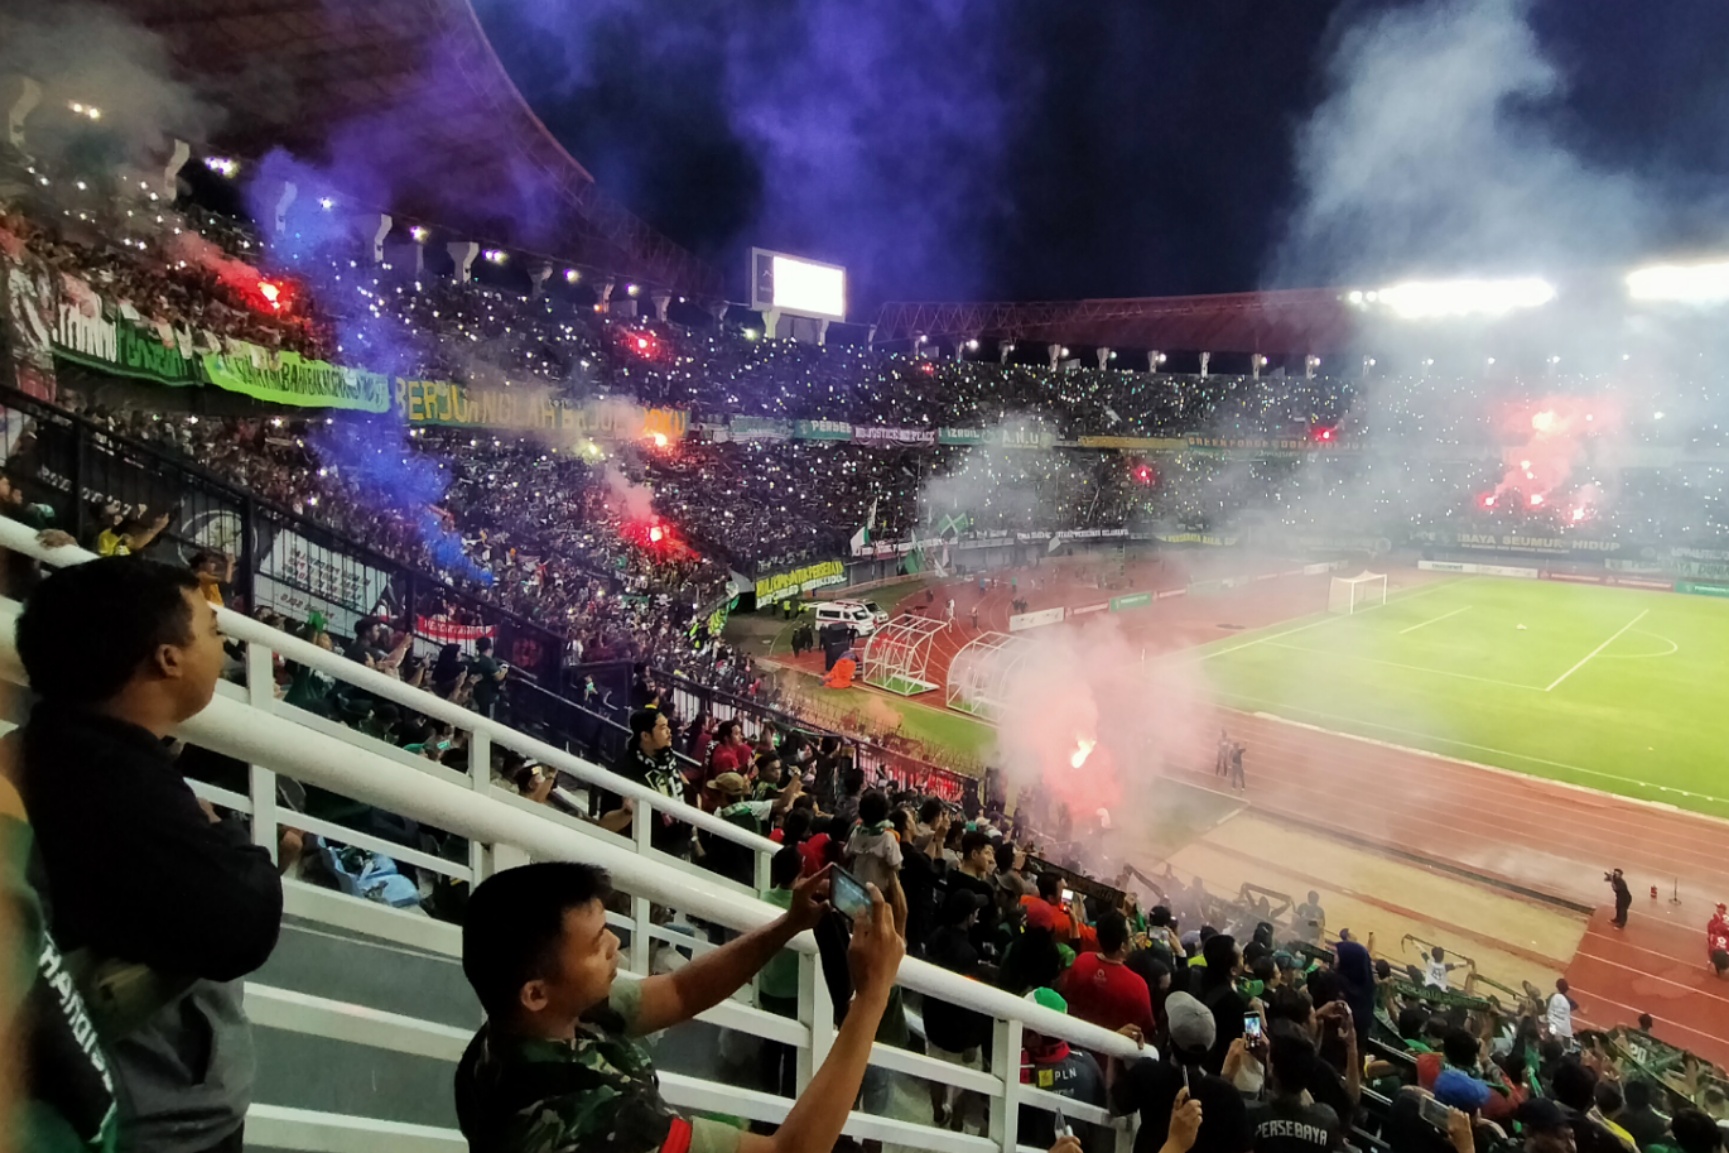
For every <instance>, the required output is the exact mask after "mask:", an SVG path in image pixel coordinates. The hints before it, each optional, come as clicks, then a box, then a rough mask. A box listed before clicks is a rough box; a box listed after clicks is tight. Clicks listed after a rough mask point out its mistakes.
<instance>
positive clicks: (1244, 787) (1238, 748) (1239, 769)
mask: <svg viewBox="0 0 1729 1153" xmlns="http://www.w3.org/2000/svg"><path fill="white" fill-rule="evenodd" d="M1247 747H1248V746H1247V745H1245V744H1243V742H1242V741H1235V742H1233V743H1232V744H1231V788H1233V789H1236V790H1238V791H1240V792H1244V793H1246V792H1248V791H1249V782H1248V781H1246V780H1245V779H1244V778H1243V750H1244V749H1246V748H1247Z"/></svg>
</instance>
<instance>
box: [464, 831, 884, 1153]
mask: <svg viewBox="0 0 1729 1153" xmlns="http://www.w3.org/2000/svg"><path fill="white" fill-rule="evenodd" d="M828 890H829V878H828V877H827V876H826V875H822V876H818V877H806V878H801V879H799V880H798V881H796V882H795V883H794V885H793V892H792V899H791V901H790V903H789V907H788V909H787V911H786V913H785V914H784V915H783V916H781V917H780V918H779V919H778V920H776V921H773V922H771V923H770V924H767V925H763V926H761V927H760V928H757V929H753V930H751V931H750V932H748V933H745V934H744V935H743V936H741V937H738V938H737V939H736V940H733V941H730V942H728V943H727V944H725V945H722V946H720V947H719V948H717V949H713V950H711V951H709V952H707V953H703V954H701V955H699V956H698V957H697V958H696V959H695V960H694V961H692V962H690V963H689V964H687V965H685V966H684V967H683V968H681V969H679V970H677V971H676V972H673V973H667V974H661V975H657V976H652V977H644V978H642V979H640V980H629V981H619V980H618V979H617V978H618V965H619V956H618V938H617V937H615V936H614V935H613V933H612V930H610V929H609V928H607V924H606V908H605V904H604V902H605V900H606V898H607V897H608V896H609V895H610V894H611V882H610V880H609V879H608V877H607V875H606V873H605V872H604V871H603V870H601V869H597V868H595V867H593V866H591V865H582V864H576V863H572V862H568V861H542V862H536V863H534V864H531V865H523V866H521V867H519V868H515V869H506V870H504V871H503V872H500V873H495V874H494V875H493V876H491V877H489V878H487V879H486V880H485V881H483V882H482V883H481V884H480V885H479V886H478V887H477V888H476V889H475V890H474V895H473V896H472V897H470V898H469V902H468V909H467V917H466V921H465V923H464V925H463V932H462V970H463V975H464V976H466V977H467V978H468V981H469V984H470V985H472V986H473V988H474V991H475V994H476V995H477V996H478V997H479V999H480V1002H481V1005H482V1006H483V1007H484V1008H485V1009H486V1016H487V1021H486V1024H485V1025H483V1026H482V1027H481V1029H480V1031H479V1032H478V1033H476V1034H475V1036H474V1040H473V1041H472V1042H470V1044H469V1046H468V1050H467V1051H466V1052H465V1053H464V1054H463V1056H462V1060H461V1062H460V1063H459V1064H458V1066H457V1072H456V1116H457V1124H458V1125H459V1126H460V1128H461V1129H462V1132H463V1135H464V1136H465V1137H466V1138H467V1139H468V1141H469V1144H470V1146H471V1147H472V1148H476V1149H485V1150H488V1151H489V1153H534V1151H538V1150H542V1149H551V1148H557V1149H586V1148H602V1147H604V1148H606V1149H607V1150H609V1151H611V1153H655V1151H660V1150H688V1151H690V1153H805V1151H807V1150H812V1149H829V1148H832V1147H833V1146H834V1143H835V1141H836V1140H837V1139H838V1138H839V1137H840V1133H841V1127H842V1126H843V1125H844V1124H845V1123H846V1118H847V1114H848V1112H849V1111H850V1110H851V1108H852V1105H853V1102H854V1101H855V1100H856V1099H857V1097H858V1092H859V1086H860V1084H861V1083H862V1081H863V1080H864V1073H865V1067H866V1063H867V1061H868V1058H869V1055H870V1048H871V1043H872V1041H873V1039H874V1036H875V1033H876V1029H877V1023H878V1022H879V1021H880V1020H881V1018H882V1015H883V1010H884V1008H885V1007H886V1006H887V1005H888V1002H889V994H890V991H891V990H892V989H893V987H894V981H895V975H896V973H897V972H898V971H899V968H900V961H901V957H902V956H903V955H904V954H905V942H904V941H903V940H902V939H901V936H900V934H899V933H898V932H896V931H895V926H894V917H893V914H892V913H891V912H890V910H889V907H888V905H887V904H886V903H885V902H884V901H883V898H882V894H881V893H879V892H877V891H875V890H874V889H870V890H867V894H866V895H867V896H868V898H869V909H868V911H866V912H862V913H861V914H860V915H859V916H857V917H856V918H855V919H854V921H853V929H852V942H851V944H850V946H849V948H848V951H847V961H848V967H849V969H850V970H851V976H852V986H853V1001H852V1005H851V1008H850V1009H849V1011H848V1012H847V1014H846V1018H845V1020H844V1021H843V1023H842V1024H841V1027H840V1030H839V1032H838V1033H837V1034H836V1035H835V1039H834V1044H833V1046H832V1048H830V1050H829V1053H828V1057H827V1058H826V1059H825V1060H824V1061H823V1064H822V1067H821V1068H820V1069H818V1070H817V1073H816V1076H815V1077H813V1078H812V1080H811V1083H810V1085H809V1086H808V1087H807V1088H806V1091H805V1093H804V1094H803V1095H802V1096H801V1097H799V1099H798V1100H797V1101H795V1102H794V1103H793V1105H792V1108H791V1110H790V1111H789V1112H788V1113H787V1116H786V1120H785V1121H783V1122H782V1123H781V1125H780V1128H779V1129H778V1130H777V1131H776V1132H775V1134H774V1135H773V1136H763V1135H760V1134H754V1133H744V1132H741V1131H740V1130H738V1129H735V1128H733V1127H732V1126H730V1125H726V1124H723V1123H721V1122H717V1121H710V1120H707V1119H703V1118H689V1117H685V1116H683V1115H682V1114H680V1113H679V1112H678V1111H677V1110H675V1109H674V1108H673V1107H672V1106H671V1105H669V1104H668V1103H667V1101H666V1100H665V1098H663V1097H662V1096H661V1094H660V1085H659V1081H658V1079H657V1078H656V1076H655V1071H654V1062H653V1060H652V1059H651V1057H650V1055H649V1052H648V1050H647V1049H645V1048H644V1047H643V1046H642V1045H641V1044H640V1043H639V1041H638V1040H637V1038H640V1037H644V1036H647V1035H649V1034H651V1033H657V1032H659V1031H660V1030H662V1029H667V1028H671V1027H672V1026H674V1025H678V1024H682V1023H683V1022H685V1021H688V1020H690V1019H692V1018H693V1017H695V1016H697V1015H698V1014H699V1013H703V1012H705V1011H707V1010H708V1009H710V1008H712V1007H713V1006H715V1005H718V1004H720V1002H722V1001H724V1000H725V999H726V998H728V997H730V996H731V995H732V994H733V993H734V992H735V991H737V989H738V988H739V986H741V985H743V984H744V983H745V982H746V981H748V980H750V979H751V978H752V977H753V976H755V975H756V973H757V971H758V970H760V969H761V968H762V967H763V966H764V965H765V964H767V963H768V962H769V961H770V960H771V959H772V958H773V957H774V956H775V955H776V954H777V953H778V952H779V951H780V950H781V949H782V948H784V947H785V946H786V945H787V944H788V943H789V942H790V941H791V940H792V939H793V938H794V937H796V936H797V935H798V934H799V933H801V932H804V931H805V930H807V929H811V928H813V927H815V925H816V924H817V922H818V921H819V920H820V919H821V918H822V916H823V915H824V912H825V911H826V908H827V898H828Z"/></svg>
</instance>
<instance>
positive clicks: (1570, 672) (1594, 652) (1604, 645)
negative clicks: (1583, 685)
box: [1543, 609, 1651, 693]
mask: <svg viewBox="0 0 1729 1153" xmlns="http://www.w3.org/2000/svg"><path fill="white" fill-rule="evenodd" d="M1650 612H1651V610H1650V609H1642V610H1640V612H1639V615H1638V616H1636V617H1634V618H1633V619H1632V620H1630V621H1628V622H1627V623H1626V624H1624V625H1622V626H1621V627H1620V628H1618V629H1616V630H1615V635H1614V636H1611V637H1610V638H1609V639H1608V640H1606V641H1604V642H1603V643H1602V644H1600V645H1598V646H1597V647H1596V648H1594V649H1592V650H1591V651H1590V652H1588V653H1586V654H1585V655H1584V656H1583V657H1581V658H1580V659H1579V663H1578V664H1576V665H1574V666H1573V667H1572V668H1570V669H1568V670H1567V671H1566V672H1564V673H1562V674H1561V675H1560V676H1558V677H1556V678H1555V679H1554V680H1553V681H1550V682H1549V687H1548V688H1546V689H1544V690H1543V691H1544V692H1546V693H1548V692H1553V691H1554V690H1555V687H1556V686H1557V685H1559V684H1560V683H1561V682H1562V681H1564V680H1566V679H1567V678H1568V677H1570V676H1572V675H1573V674H1574V673H1576V672H1578V671H1579V670H1580V669H1582V668H1584V667H1585V664H1586V662H1588V661H1589V660H1590V659H1591V658H1592V657H1594V656H1596V655H1597V654H1598V653H1600V652H1602V651H1603V650H1604V649H1606V648H1608V647H1609V646H1610V645H1612V644H1614V643H1615V640H1616V638H1618V637H1619V636H1620V635H1621V634H1622V633H1624V632H1626V631H1627V630H1628V629H1630V628H1632V627H1633V626H1634V625H1636V624H1638V623H1639V622H1640V621H1642V620H1644V619H1645V617H1646V616H1647V615H1648V614H1649V613H1650Z"/></svg>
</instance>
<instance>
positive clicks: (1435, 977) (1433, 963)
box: [1423, 957, 1447, 989]
mask: <svg viewBox="0 0 1729 1153" xmlns="http://www.w3.org/2000/svg"><path fill="white" fill-rule="evenodd" d="M1423 984H1425V985H1427V986H1428V987H1429V988H1431V989H1445V988H1446V987H1447V962H1445V961H1437V960H1435V958H1433V957H1430V958H1429V959H1428V960H1427V961H1424V962H1423Z"/></svg>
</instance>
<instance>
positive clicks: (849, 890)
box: [828, 865, 871, 918]
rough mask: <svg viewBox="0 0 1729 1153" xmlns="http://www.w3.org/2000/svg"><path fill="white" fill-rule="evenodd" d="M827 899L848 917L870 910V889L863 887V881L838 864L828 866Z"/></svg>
mask: <svg viewBox="0 0 1729 1153" xmlns="http://www.w3.org/2000/svg"><path fill="white" fill-rule="evenodd" d="M828 900H829V904H830V905H832V906H834V907H835V908H836V909H838V910H839V911H840V912H841V913H843V914H845V915H846V916H847V917H848V918H852V917H857V916H858V915H859V914H860V913H868V912H870V907H871V895H870V890H869V889H866V888H865V887H864V882H862V881H860V880H859V879H858V878H857V877H855V876H853V875H852V874H851V873H849V872H847V871H846V870H845V869H843V868H841V867H840V866H839V865H830V866H829V890H828Z"/></svg>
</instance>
